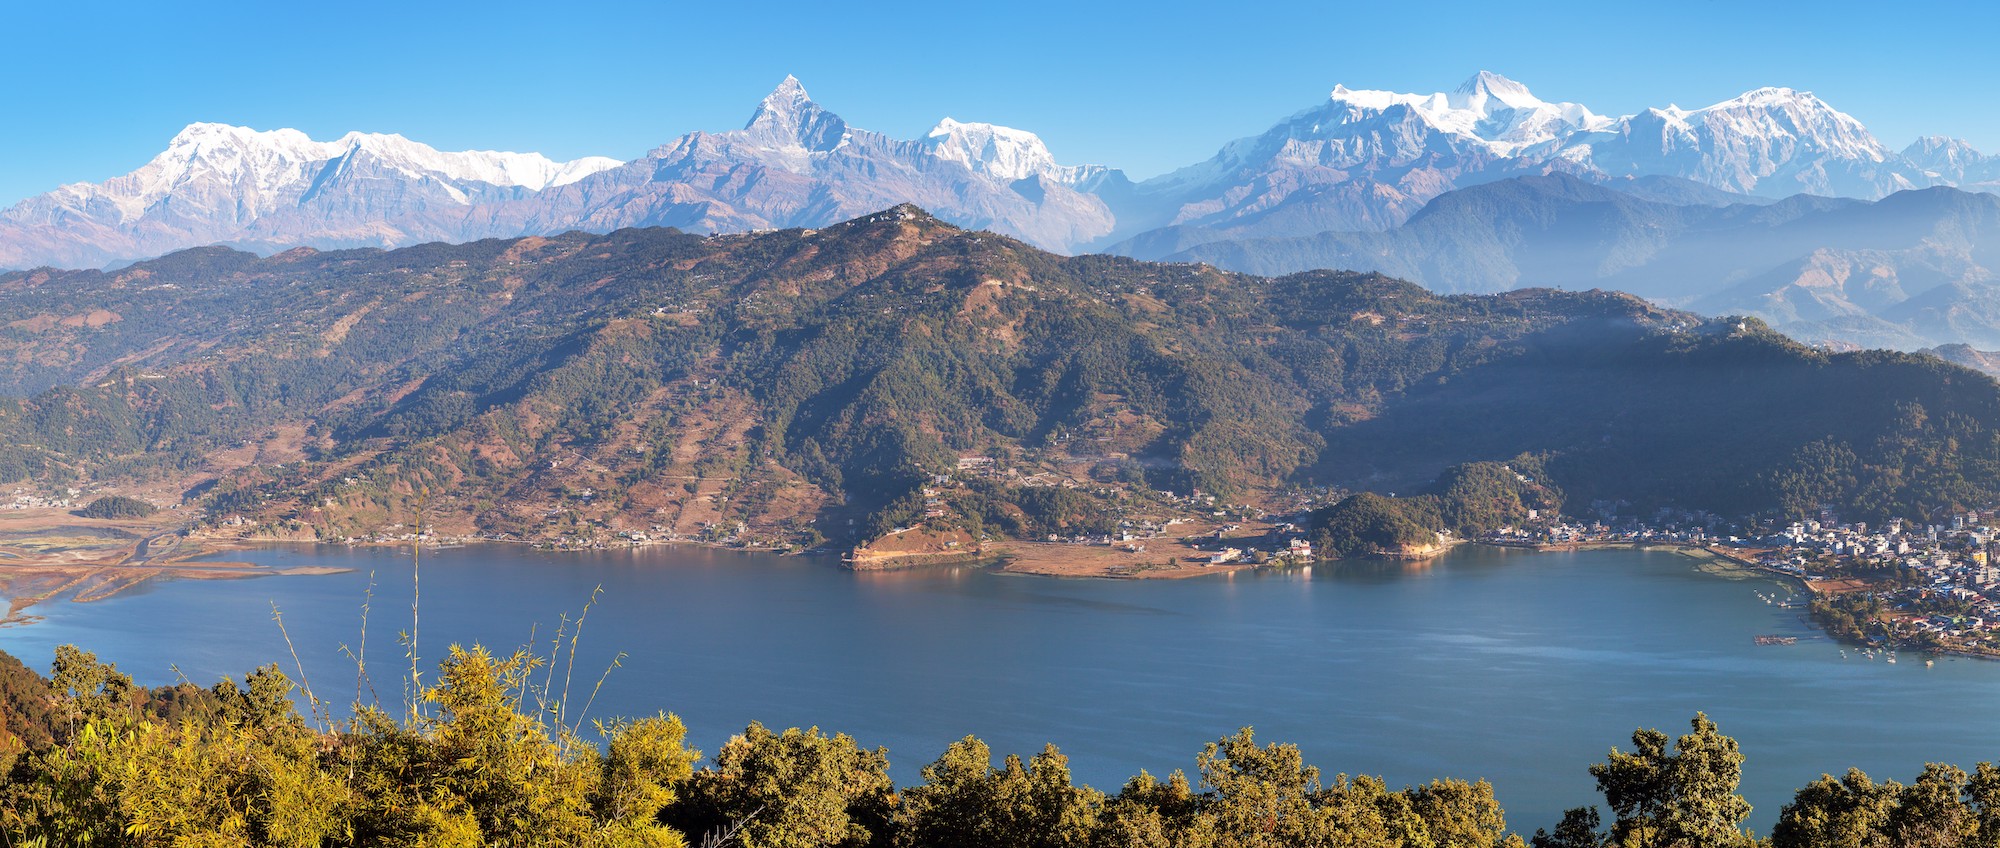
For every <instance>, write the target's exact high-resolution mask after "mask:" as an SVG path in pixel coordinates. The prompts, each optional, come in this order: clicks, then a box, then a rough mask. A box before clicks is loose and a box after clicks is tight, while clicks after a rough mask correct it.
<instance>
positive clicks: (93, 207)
mask: <svg viewBox="0 0 2000 848" xmlns="http://www.w3.org/2000/svg"><path fill="white" fill-rule="evenodd" d="M364 163H365V164H366V165H368V166H370V167H373V168H378V169H386V170H387V171H389V172H391V173H394V174H398V175H400V176H401V178H404V179H406V180H408V181H409V182H411V183H413V184H414V183H425V184H429V185H432V186H433V187H434V190H436V191H438V192H440V193H442V194H443V195H444V196H445V197H446V198H448V199H450V200H452V201H455V202H460V203H464V202H469V201H470V199H471V198H472V196H473V195H474V194H477V193H480V192H482V191H483V189H481V188H480V187H479V186H478V185H476V184H484V185H486V186H493V187H499V188H524V189H528V190H530V191H539V190H541V189H544V188H548V187H549V186H553V185H562V184H565V183H569V182H574V181H576V180H579V179H582V178H584V177H586V176H589V175H591V174H594V173H597V172H599V171H603V170H606V169H609V168H613V167H616V166H617V165H619V164H621V163H620V162H619V161H618V160H615V159H610V158H607V157H603V156H591V157H585V158H583V159H577V160H574V161H570V162H557V161H553V160H550V159H549V158H548V157H545V156H542V155H541V154H539V153H506V152H498V151H487V150H472V151H464V152H456V153H452V152H444V151H440V150H437V149H436V148H433V147H431V146H430V145H427V144H422V143H419V142H415V141H411V140H409V139H407V138H404V137H402V136H400V135H394V134H385V133H360V132H351V133H348V134H346V135H344V136H342V137H340V138H339V139H336V140H334V141H315V140H313V139H312V138H311V137H310V136H308V135H306V134H305V133H303V132H300V131H299V130H296V129H277V130H255V129H251V128H249V127H239V126H234V125H231V124H221V123H195V124H189V125H188V126H187V127H186V128H185V129H183V130H181V131H180V132H179V133H176V134H175V135H174V137H173V138H172V139H171V140H170V141H169V142H168V143H167V148H166V149H165V150H163V151H161V152H160V153H159V155H157V156H154V157H153V159H152V160H151V161H149V162H147V163H146V164H145V165H143V166H141V167H140V168H139V169H138V170H136V171H133V172H132V173H130V174H126V175H125V176H122V177H117V178H114V179H111V180H107V181H105V182H103V183H74V184H71V185H66V186H62V187H61V188H58V189H56V190H55V191H53V192H50V193H48V194H45V195H42V196H40V197H35V198H29V199H28V200H25V201H23V202H22V203H21V204H19V205H17V206H16V207H14V208H12V209H10V210H8V212H7V213H6V214H7V217H9V218H13V219H16V220H31V221H52V220H59V219H61V218H62V216H64V215H70V214H82V215H85V216H87V217H90V218H93V219H96V220H102V221H110V222H115V223H120V224H122V223H125V222H130V221H136V220H138V219H140V218H144V217H147V216H149V215H152V214H154V213H155V212H156V211H163V212H173V213H174V214H184V215H192V216H198V217H203V218H213V219H215V220H222V221H232V222H236V223H238V224H241V223H247V222H249V221H253V220H256V219H258V218H260V217H262V216H263V215H266V214H269V213H272V212H276V211H280V210H282V209H285V208H288V207H290V206H293V205H296V204H297V203H299V202H301V200H302V198H304V197H306V196H307V194H308V192H309V191H311V190H313V187H314V186H315V185H316V184H318V183H321V182H323V180H324V179H325V178H326V177H327V176H328V175H329V174H335V173H342V172H344V171H345V170H347V169H349V168H352V167H355V166H357V165H359V164H364Z"/></svg>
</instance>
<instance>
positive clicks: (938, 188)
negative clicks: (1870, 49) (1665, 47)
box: [0, 72, 2000, 267]
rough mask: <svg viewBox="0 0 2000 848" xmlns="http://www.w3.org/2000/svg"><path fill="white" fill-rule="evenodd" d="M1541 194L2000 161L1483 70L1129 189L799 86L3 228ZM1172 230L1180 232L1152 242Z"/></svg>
mask: <svg viewBox="0 0 2000 848" xmlns="http://www.w3.org/2000/svg"><path fill="white" fill-rule="evenodd" d="M1547 173H1563V174H1569V175H1572V176H1576V177H1579V178H1581V179H1585V180H1588V181H1592V182H1598V183H1604V184H1608V185H1614V186H1621V187H1626V188H1630V189H1632V190H1633V191H1635V192H1637V193H1640V194H1642V195H1645V196H1651V197H1654V198H1655V199H1668V198H1677V199H1679V200H1682V201H1687V202H1700V203H1710V204H1714V203H1723V202H1730V201H1732V200H1741V199H1743V198H1744V197H1745V196H1760V197H1767V198H1779V197H1787V196H1791V195H1793V194H1798V193H1811V194H1819V195H1829V196H1850V197H1860V198H1869V199H1872V198H1878V197H1881V196H1884V195H1886V194H1889V193H1892V192H1894V191H1897V190H1902V189H1908V188H1921V187H1927V186H1932V185H1962V186H1966V187H1970V188H1975V189H1978V188H1985V187H1989V186H1992V185H1994V184H1995V181H1996V180H2000V160H1996V159H1993V158H1989V157H1985V156H1982V155H1981V154H1979V153H1978V152H1977V151H1975V150H1973V149H1972V148H1971V147H1969V146H1968V145H1966V144H1965V143H1964V142H1962V141H1958V140H1954V139H1948V138H1928V139H1923V140H1920V141H1918V142H1917V143H1915V144H1913V145H1912V146H1911V147H1910V148H1908V149H1907V150H1905V151H1903V152H1901V153H1898V152H1895V151H1893V150H1891V149H1890V148H1889V147H1887V146H1886V145H1884V144H1883V143H1882V142H1880V141H1879V140H1877V139H1876V138H1875V137H1874V136H1873V135H1871V134H1870V133H1869V132H1868V130H1867V129H1866V128H1865V127H1863V126H1862V125H1861V124H1860V122H1858V121H1856V120H1855V119H1854V118H1852V117H1850V116H1848V115H1846V114H1844V113H1842V112H1840V111H1838V110H1836V109H1834V108H1833V107H1832V106H1830V105H1828V104H1826V103H1825V102H1824V101H1821V100H1820V99H1819V98H1817V97H1814V96H1813V95H1812V94H1811V93H1809V92H1801V91H1795V90H1792V89H1785V88H1761V89H1756V90H1754V91H1750V92H1747V93H1745V94H1743V95H1742V96H1739V97H1736V98H1732V99H1730V100H1727V101H1724V102H1721V103H1717V104H1714V105H1712V106H1708V107H1705V108H1701V109H1693V110H1689V109H1682V108H1679V107H1676V106H1667V107H1663V108H1657V109H1648V110H1645V111H1643V112H1640V113H1638V114H1634V115H1627V116H1623V117H1606V116H1603V115H1599V114H1597V113H1595V112H1592V111H1591V110H1590V109H1589V108H1587V107H1585V106H1583V105H1580V104H1576V103H1551V102H1546V101H1543V100H1541V99H1539V98H1537V97H1536V96H1535V95H1534V94H1532V93H1531V92H1530V91H1529V90H1528V89H1527V87H1526V86H1523V85H1521V84H1520V83H1517V82H1515V81H1513V80H1509V79H1507V78H1505V77H1502V76H1499V75H1497V74H1493V73H1489V72H1481V73H1479V74H1477V75H1475V76H1474V77H1472V78H1471V79H1469V80H1467V81H1466V82H1465V84H1464V85H1462V86H1460V87H1459V88H1458V89H1456V90H1455V91H1452V92H1441V93H1435V94H1427V95H1418V94H1399V93H1393V92H1386V91H1364V90H1351V89H1348V88H1345V87H1335V88H1334V90H1333V91H1332V93H1331V94H1330V95H1329V96H1328V98H1327V99H1326V100H1325V101H1323V102H1322V103H1320V104H1319V105H1316V106H1313V107H1311V108H1308V109H1305V110H1303V111H1300V112H1298V113H1296V114H1294V115H1292V116H1290V117H1287V118H1285V119H1283V120H1281V121H1278V122H1277V123H1276V124H1274V125H1273V126H1272V127H1271V128H1270V129H1268V130H1266V131H1264V132H1263V133H1260V134H1258V135H1254V136H1250V137H1247V138H1243V139H1240V140H1237V141H1234V142H1231V143H1229V144H1227V145H1225V146H1224V147H1223V148H1222V149H1221V150H1220V151H1218V152H1217V153H1216V154H1215V156H1213V157H1211V158H1210V159H1208V160H1207V161H1204V162H1200V163H1197V164H1194V165H1191V166H1188V167H1186V168H1182V169H1179V170H1177V171H1174V172H1172V173H1169V174H1166V175H1163V176H1160V177H1156V178H1153V179H1149V180H1145V181H1142V182H1134V181H1132V180H1130V179H1129V178H1127V177H1126V175H1125V174H1124V173H1123V172H1121V171H1118V170H1116V169H1113V168H1109V167H1105V166H1099V165H1063V164H1060V163H1059V162H1058V161H1057V160H1056V158H1055V157H1054V155H1053V154H1052V153H1051V152H1050V151H1049V149H1048V146H1047V145H1046V144H1044V143H1043V142H1042V140H1041V139H1040V138H1039V137H1037V136H1036V135H1034V134H1033V133H1030V132H1026V131H1023V130H1018V129H1012V128H1008V127H1001V126H996V125H992V124H983V123H970V122H962V121H958V120H953V119H951V118H946V119H944V120H942V121H940V122H939V123H938V124H937V125H936V127H935V128H934V129H933V130H931V131H930V132H929V133H927V134H926V135H924V136H923V137H921V138H917V139H911V140H902V139H895V138H891V137H889V136H886V135H883V134H880V133H875V132H870V131H868V130H864V129H860V128H857V127H853V126H851V125H849V124H848V123H847V122H846V121H845V120H843V119H842V118H841V117H840V116H839V115H837V114H835V113H833V112H831V111H829V110H827V109H826V108H824V107H823V106H821V105H820V104H818V103H816V102H814V101H813V100H812V99H811V97H809V96H808V95H807V93H806V90H805V88H804V86H803V85H801V84H800V82H799V81H798V80H797V79H795V78H791V77H787V78H786V79H785V80H784V81H783V82H782V83H780V84H779V85H778V87H777V88H776V89H775V90H774V91H772V92H771V94H770V95H769V96H767V97H765V98H764V100H763V101H762V102H760V103H759V104H758V105H757V107H756V109H755V110H753V112H752V115H751V118H750V120H749V121H748V122H747V123H746V124H745V125H744V127H743V128H742V129H739V130H732V131H728V132H721V133H707V132H694V133H689V134H687V135H684V136H682V137H680V138H678V139H675V140H673V141H671V142H668V143H667V144H664V145H661V146H660V147H658V148H656V149H654V150H652V151H651V152H649V153H647V154H646V155H645V156H642V157H640V158H639V159H636V160H633V161H630V162H624V163H619V162H615V161H613V160H610V159H606V158H603V157H590V158H586V159H580V160H577V161H574V162H553V161H550V160H548V159H546V158H544V157H541V156H538V155H536V154H513V153H492V152H466V153H447V152H441V151H437V150H435V149H432V148H430V147H428V146H425V145H423V144H420V143H417V142H413V141H410V140H408V139H404V138H402V137H400V136H394V135H372V134H362V133H352V134H349V135H348V136H346V137H344V138H342V139H340V140H338V141H334V142H315V141H312V140H310V139H308V138H306V137H305V136H304V135H303V134H300V133H298V132H296V131H292V130H276V131H269V132H258V131H253V130H249V129H244V128H240V127H230V126H224V125H218V124H195V125H192V126H190V127H188V128H187V129H186V130H184V131H183V132H182V133H181V134H180V135H178V136H176V137H175V138H174V139H173V140H172V141H171V142H170V143H169V144H168V147H167V150H166V151H164V152H162V153H161V154H160V155H159V156H157V157H155V158H154V159H153V161H151V162H149V163H147V164H146V165H145V166H144V167H142V168H140V169H139V170H137V171H135V172H133V173H132V174H129V175H127V176H124V177H119V178H117V179H113V180H110V181H107V182H105V183H101V184H88V183H79V184H74V185H68V186H63V187H62V188H59V189H57V190H55V191H53V192H50V193H48V194H44V195H40V196H37V197H34V198H30V199H28V200H26V201H23V202H21V203H20V204H17V205H16V206H14V207H12V208H10V209H7V210H5V211H4V212H0V267H30V266H34V265H44V264H47V265H59V266H91V265H104V264H109V263H116V262H121V261H129V260H133V259H139V258H144V257H146V256H152V255H158V254H161V253H165V252H168V251H171V250H174V249H179V248H183V247H190V246H197V245H201V244H209V243H221V244H230V245H235V246H240V247H245V248H250V249H255V250H264V251H274V250H279V249H283V248H287V247H293V246H301V245H304V246H312V247H318V248H335V247H350V246H385V247H386V246H397V245H403V244H411V243H417V242H422V241H431V240H444V241H466V240H470V239H475V238H483V237H495V236H500V237H511V236H517V235H523V234H544V235H546V234H553V233H557V232H562V231H564V230H568V229H585V230H592V231H608V230H611V229H616V228H618V227H624V226H648V225H650V226H675V227H680V228H683V229H687V230H691V231H697V232H731V231H742V230H751V229H765V228H778V227H788V226H824V225H827V224H830V223H834V222H837V221H840V220H845V219H847V218H851V217H855V216H857V215H860V214H865V213H867V212H869V211H873V210H877V209H881V208H885V207H887V206H890V205H894V204H896V203H903V202H909V203H917V204H919V205H922V206H924V207H925V208H927V209H930V210H933V211H934V212H935V213H936V214H938V215H940V216H941V217H942V218H943V219H945V220H948V221H951V222H953V223H954V224H957V225H960V226H966V227H974V228H986V229H992V230H994V231H996V232H1000V233H1003V234H1007V235H1012V236H1016V237H1019V238H1022V239H1024V240H1027V241H1028V242H1030V243H1032V244H1035V245H1037V246H1039V247H1042V248H1044V249H1048V250H1053V251H1058V252H1065V253H1075V252H1083V251H1092V250H1099V249H1103V248H1106V247H1110V246H1112V245H1114V244H1118V243H1120V242H1124V241H1126V240H1127V239H1130V238H1132V237H1134V236H1138V235H1140V234H1142V233H1145V234H1149V235H1148V238H1149V239H1150V240H1151V242H1152V243H1155V244H1159V243H1162V242H1165V241H1171V242H1172V243H1173V244H1174V245H1175V246H1177V248H1180V249H1185V248H1187V247H1191V246H1193V245H1195V244H1199V243H1202V242H1205V241H1217V240H1227V239H1236V238H1270V237H1285V236H1300V235H1312V234H1317V233H1320V232H1326V231H1335V230H1384V229H1388V228H1391V227H1394V226H1396V225H1398V224H1401V223H1403V222H1404V221H1405V220H1407V219H1408V218H1409V217H1410V216H1411V215H1414V214H1415V213H1416V212H1417V211H1418V210H1419V209H1421V208H1422V207H1423V205H1424V204H1425V203H1427V202H1428V201H1430V200H1431V199H1432V198H1434V197H1437V196H1438V195H1441V194H1444V193H1445V192H1447V191H1451V190H1453V189H1457V188H1464V187H1467V186H1471V185H1477V184H1481V183H1486V182H1491V181H1494V180H1496V179H1502V178H1506V177H1509V176H1519V175H1532V174H1547ZM1162 228H1169V231H1170V233H1171V234H1170V235H1166V234H1160V233H1151V231H1155V230H1160V229H1162Z"/></svg>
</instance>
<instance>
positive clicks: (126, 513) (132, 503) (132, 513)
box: [76, 495, 160, 518]
mask: <svg viewBox="0 0 2000 848" xmlns="http://www.w3.org/2000/svg"><path fill="white" fill-rule="evenodd" d="M159 511H160V508H159V507H156V506H154V505H152V504H150V503H147V502H145V501H142V500H139V499H138V498H128V497H125V496H124V495H105V496H104V497H101V498H97V499H96V500H93V501H91V502H90V503H88V504H85V505H84V507H83V509H80V510H77V513H76V514H77V515H81V516H83V517H84V518H145V517H147V516H150V515H152V514H153V513H156V512H159Z"/></svg>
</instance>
